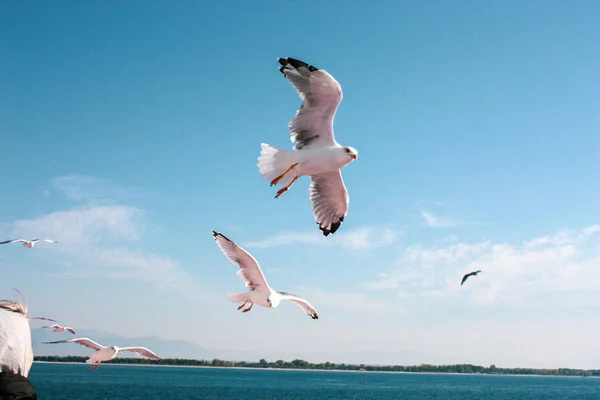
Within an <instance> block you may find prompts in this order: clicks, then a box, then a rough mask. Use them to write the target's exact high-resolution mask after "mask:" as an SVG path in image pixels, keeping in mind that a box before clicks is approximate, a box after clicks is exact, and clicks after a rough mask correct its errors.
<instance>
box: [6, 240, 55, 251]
mask: <svg viewBox="0 0 600 400" xmlns="http://www.w3.org/2000/svg"><path fill="white" fill-rule="evenodd" d="M40 240H41V241H43V242H48V243H58V242H56V241H54V240H50V239H33V240H25V239H12V240H5V241H4V242H0V244H6V243H13V242H22V243H23V246H25V247H28V248H30V249H31V248H33V246H35V243H36V242H39V241H40Z"/></svg>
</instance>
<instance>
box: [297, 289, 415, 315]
mask: <svg viewBox="0 0 600 400" xmlns="http://www.w3.org/2000/svg"><path fill="white" fill-rule="evenodd" d="M299 293H302V297H304V298H306V299H308V301H309V302H310V303H311V304H312V305H313V306H315V307H316V308H317V311H318V310H319V308H327V309H343V310H349V311H352V312H368V313H371V314H373V313H381V314H386V315H388V316H389V315H390V314H397V313H400V314H404V313H406V310H405V309H403V308H401V307H398V305H397V304H396V303H394V302H387V301H384V300H379V299H376V298H374V297H373V296H369V295H366V294H364V293H361V292H325V291H323V290H321V289H319V288H311V287H302V288H300V289H299Z"/></svg>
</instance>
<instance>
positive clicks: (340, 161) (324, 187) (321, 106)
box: [258, 58, 358, 236]
mask: <svg viewBox="0 0 600 400" xmlns="http://www.w3.org/2000/svg"><path fill="white" fill-rule="evenodd" d="M278 61H279V64H281V67H280V68H279V71H281V73H282V74H283V76H284V77H285V78H286V79H287V80H288V81H290V83H291V84H292V85H293V86H294V87H295V88H296V90H297V92H298V94H299V95H300V98H301V99H302V105H301V106H300V109H299V110H298V111H297V112H296V115H295V116H294V118H293V119H292V120H291V121H290V123H289V132H290V139H291V141H292V143H294V151H287V150H283V149H279V148H276V147H273V146H270V145H268V144H265V143H261V148H262V149H261V152H260V157H259V158H258V169H259V171H260V174H261V175H262V176H263V178H265V179H267V180H269V181H270V182H271V186H273V185H277V184H280V185H281V186H282V189H280V190H279V191H278V192H277V195H276V196H275V198H279V197H280V196H281V195H282V194H284V193H285V192H287V191H288V190H289V189H290V187H292V185H293V184H294V182H296V180H297V179H298V178H300V177H301V176H310V177H311V180H312V182H311V184H310V186H309V188H308V192H309V197H310V201H311V202H312V209H313V214H314V216H315V219H316V221H317V224H318V225H319V229H320V230H321V231H322V232H323V235H325V236H327V235H329V234H330V233H331V234H333V233H335V231H337V230H338V228H339V227H340V225H341V224H342V222H343V221H344V217H345V216H346V214H347V213H348V203H349V202H350V199H349V197H348V192H347V191H346V186H345V185H344V181H343V180H342V173H341V171H340V169H342V168H343V167H345V166H346V165H348V164H349V163H351V162H352V161H354V160H356V158H357V157H358V152H357V151H356V149H355V148H353V147H350V146H342V145H340V144H339V143H338V142H336V141H335V138H334V135H333V118H334V116H335V112H336V111H337V108H338V105H339V104H340V102H341V101H342V87H341V86H340V84H339V83H338V82H337V81H336V80H335V79H334V78H333V76H331V75H329V73H327V72H325V71H324V70H320V69H318V68H316V67H314V66H312V65H308V64H306V63H305V62H302V61H299V60H296V59H294V58H279V59H278Z"/></svg>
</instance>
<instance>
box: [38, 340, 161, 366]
mask: <svg viewBox="0 0 600 400" xmlns="http://www.w3.org/2000/svg"><path fill="white" fill-rule="evenodd" d="M42 343H43V344H55V343H77V344H80V345H82V346H85V347H89V348H90V349H93V350H96V352H95V353H94V354H92V356H91V357H90V358H89V359H87V360H86V361H85V362H86V363H87V364H90V369H93V370H94V371H96V370H98V368H100V363H101V362H102V361H110V360H112V359H113V358H115V357H116V356H117V353H118V352H120V351H133V352H136V353H138V354H140V355H142V356H144V357H146V358H149V359H151V360H160V357H159V356H157V355H156V354H154V353H153V352H152V351H150V350H148V349H147V348H145V347H117V346H102V345H101V344H98V343H96V342H94V341H93V340H91V339H88V338H78V339H69V340H57V341H55V342H42Z"/></svg>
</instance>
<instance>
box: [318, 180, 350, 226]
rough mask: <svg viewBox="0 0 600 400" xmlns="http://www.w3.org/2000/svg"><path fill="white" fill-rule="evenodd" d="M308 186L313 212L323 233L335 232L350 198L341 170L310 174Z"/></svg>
mask: <svg viewBox="0 0 600 400" xmlns="http://www.w3.org/2000/svg"><path fill="white" fill-rule="evenodd" d="M311 179H312V182H311V184H310V186H309V187H308V192H309V197H310V201H311V203H312V208H313V214H314V216H315V219H316V221H317V224H318V225H319V229H320V230H321V231H322V232H323V235H325V236H327V235H329V234H333V233H335V232H336V231H337V230H338V228H339V227H340V225H341V224H342V222H344V218H345V217H346V214H348V204H349V203H350V198H349V196H348V191H347V190H346V186H345V185H344V180H343V179H342V173H341V171H339V170H337V171H330V172H324V173H321V174H317V175H313V176H311Z"/></svg>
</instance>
